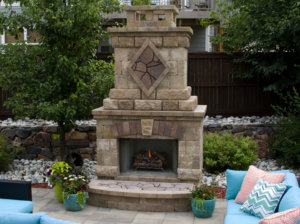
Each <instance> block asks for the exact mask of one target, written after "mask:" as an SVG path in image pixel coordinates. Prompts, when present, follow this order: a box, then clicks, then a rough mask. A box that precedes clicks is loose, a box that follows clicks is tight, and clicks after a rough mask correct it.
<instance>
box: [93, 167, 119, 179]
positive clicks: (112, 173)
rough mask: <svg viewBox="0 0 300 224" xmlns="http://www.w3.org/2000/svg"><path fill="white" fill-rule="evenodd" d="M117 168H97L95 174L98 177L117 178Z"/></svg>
mask: <svg viewBox="0 0 300 224" xmlns="http://www.w3.org/2000/svg"><path fill="white" fill-rule="evenodd" d="M119 173H120V171H119V167H118V166H99V165H98V166H97V167H96V174H97V176H98V177H113V178H115V177H117V176H118V175H119Z"/></svg>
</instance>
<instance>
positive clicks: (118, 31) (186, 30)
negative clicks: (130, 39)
mask: <svg viewBox="0 0 300 224" xmlns="http://www.w3.org/2000/svg"><path fill="white" fill-rule="evenodd" d="M107 31H108V32H109V33H110V34H111V35H112V36H136V34H137V33H138V34H143V33H145V34H146V35H145V36H147V37H149V33H150V32H151V33H153V34H151V35H150V36H155V35H154V34H155V33H157V34H164V36H168V34H172V33H177V34H184V35H188V36H189V37H191V36H192V35H193V29H192V28H191V27H184V26H180V27H109V28H107Z"/></svg>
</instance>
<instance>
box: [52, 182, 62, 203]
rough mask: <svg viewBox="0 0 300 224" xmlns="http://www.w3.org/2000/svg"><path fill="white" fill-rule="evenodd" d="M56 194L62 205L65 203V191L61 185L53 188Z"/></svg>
mask: <svg viewBox="0 0 300 224" xmlns="http://www.w3.org/2000/svg"><path fill="white" fill-rule="evenodd" d="M53 190H54V194H55V196H56V198H57V200H58V201H59V202H60V203H63V189H62V186H61V184H55V185H54V187H53Z"/></svg>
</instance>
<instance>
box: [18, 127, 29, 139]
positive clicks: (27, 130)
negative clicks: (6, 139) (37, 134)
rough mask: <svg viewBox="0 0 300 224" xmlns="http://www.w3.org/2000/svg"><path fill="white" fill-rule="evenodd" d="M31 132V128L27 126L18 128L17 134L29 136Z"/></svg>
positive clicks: (23, 136)
mask: <svg viewBox="0 0 300 224" xmlns="http://www.w3.org/2000/svg"><path fill="white" fill-rule="evenodd" d="M30 134H31V129H30V128H27V129H23V128H22V129H18V130H17V131H16V135H17V136H18V137H20V138H23V139H24V138H27V137H28V136H29V135H30Z"/></svg>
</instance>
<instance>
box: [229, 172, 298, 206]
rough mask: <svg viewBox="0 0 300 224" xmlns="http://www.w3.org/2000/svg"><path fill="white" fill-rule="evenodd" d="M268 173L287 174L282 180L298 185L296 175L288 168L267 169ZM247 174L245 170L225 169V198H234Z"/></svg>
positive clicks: (288, 183)
mask: <svg viewBox="0 0 300 224" xmlns="http://www.w3.org/2000/svg"><path fill="white" fill-rule="evenodd" d="M268 173H285V174H287V175H286V176H285V178H284V180H283V182H285V183H286V184H287V185H291V186H294V185H296V184H297V185H298V182H297V179H296V176H295V175H294V174H293V173H291V172H290V171H289V170H276V171H268ZM246 174H247V171H246V170H230V169H227V170H226V182H227V187H226V195H225V198H226V199H227V200H231V199H235V198H236V196H237V194H238V193H239V191H240V189H241V186H242V183H243V180H244V178H245V176H246Z"/></svg>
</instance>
